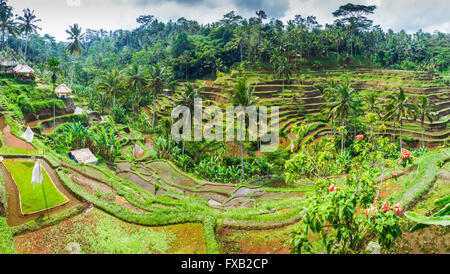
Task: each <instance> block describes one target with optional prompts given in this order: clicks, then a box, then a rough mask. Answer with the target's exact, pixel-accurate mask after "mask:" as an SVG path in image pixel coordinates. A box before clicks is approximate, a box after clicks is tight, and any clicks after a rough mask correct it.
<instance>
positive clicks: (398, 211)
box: [394, 204, 402, 215]
mask: <svg viewBox="0 0 450 274" xmlns="http://www.w3.org/2000/svg"><path fill="white" fill-rule="evenodd" d="M394 211H395V213H397V215H401V214H402V206H401V205H400V204H396V205H395V206H394Z"/></svg>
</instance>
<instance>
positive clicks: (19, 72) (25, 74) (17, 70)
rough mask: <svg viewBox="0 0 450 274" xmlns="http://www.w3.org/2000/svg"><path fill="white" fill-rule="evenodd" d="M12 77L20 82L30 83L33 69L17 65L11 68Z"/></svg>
mask: <svg viewBox="0 0 450 274" xmlns="http://www.w3.org/2000/svg"><path fill="white" fill-rule="evenodd" d="M13 73H14V75H15V76H16V77H17V78H19V79H21V80H22V81H26V82H28V81H31V80H32V79H33V78H34V69H32V68H31V67H30V66H28V65H21V64H19V65H17V66H15V67H14V68H13Z"/></svg>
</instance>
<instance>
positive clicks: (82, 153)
mask: <svg viewBox="0 0 450 274" xmlns="http://www.w3.org/2000/svg"><path fill="white" fill-rule="evenodd" d="M69 156H70V158H71V159H72V160H74V161H75V162H77V163H82V164H93V165H96V164H97V163H98V159H97V158H96V157H95V155H94V154H93V153H92V152H91V150H90V149H89V148H83V149H79V150H74V151H71V152H69Z"/></svg>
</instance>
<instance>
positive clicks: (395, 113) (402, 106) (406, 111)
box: [384, 87, 415, 150]
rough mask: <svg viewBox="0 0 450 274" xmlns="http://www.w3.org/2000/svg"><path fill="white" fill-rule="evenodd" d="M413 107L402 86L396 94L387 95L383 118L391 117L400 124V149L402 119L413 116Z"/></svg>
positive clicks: (401, 146)
mask: <svg viewBox="0 0 450 274" xmlns="http://www.w3.org/2000/svg"><path fill="white" fill-rule="evenodd" d="M414 111H415V107H414V105H413V104H411V103H410V98H409V97H408V96H406V94H405V91H404V90H403V88H401V87H400V88H399V92H398V93H396V94H389V95H388V96H387V105H386V114H385V116H384V117H385V119H393V120H394V121H396V122H398V123H399V124H400V150H402V148H403V145H402V129H403V119H407V118H409V117H410V118H415V113H414Z"/></svg>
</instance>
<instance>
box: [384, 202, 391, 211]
mask: <svg viewBox="0 0 450 274" xmlns="http://www.w3.org/2000/svg"><path fill="white" fill-rule="evenodd" d="M390 210H391V208H390V207H389V202H388V201H384V203H383V207H382V211H383V212H389V211H390Z"/></svg>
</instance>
